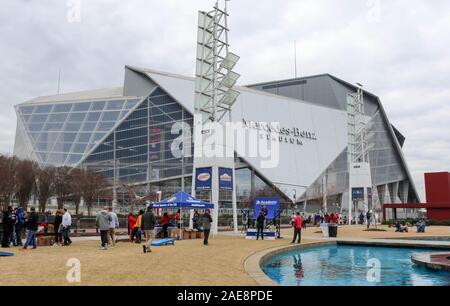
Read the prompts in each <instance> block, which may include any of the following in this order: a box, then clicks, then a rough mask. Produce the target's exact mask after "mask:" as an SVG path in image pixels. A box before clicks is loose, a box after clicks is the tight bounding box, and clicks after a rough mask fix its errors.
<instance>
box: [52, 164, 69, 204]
mask: <svg viewBox="0 0 450 306" xmlns="http://www.w3.org/2000/svg"><path fill="white" fill-rule="evenodd" d="M71 170H72V168H70V167H57V168H56V170H55V176H54V182H53V184H54V191H55V196H56V200H57V202H58V209H61V208H63V207H64V203H65V202H66V201H67V200H68V199H69V198H70V196H71V193H72V190H71V188H72V174H71Z"/></svg>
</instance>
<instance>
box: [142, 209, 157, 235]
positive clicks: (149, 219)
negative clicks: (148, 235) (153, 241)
mask: <svg viewBox="0 0 450 306" xmlns="http://www.w3.org/2000/svg"><path fill="white" fill-rule="evenodd" d="M155 224H156V218H155V214H154V213H153V212H146V213H145V214H144V215H143V216H142V224H141V227H142V230H144V231H151V230H154V229H155Z"/></svg>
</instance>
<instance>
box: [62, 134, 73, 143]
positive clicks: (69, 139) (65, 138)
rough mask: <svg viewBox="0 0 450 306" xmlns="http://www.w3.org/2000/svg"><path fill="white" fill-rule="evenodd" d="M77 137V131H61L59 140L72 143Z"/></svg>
mask: <svg viewBox="0 0 450 306" xmlns="http://www.w3.org/2000/svg"><path fill="white" fill-rule="evenodd" d="M76 137H77V134H76V133H61V135H60V136H59V138H58V142H69V143H72V142H74V141H75V138H76Z"/></svg>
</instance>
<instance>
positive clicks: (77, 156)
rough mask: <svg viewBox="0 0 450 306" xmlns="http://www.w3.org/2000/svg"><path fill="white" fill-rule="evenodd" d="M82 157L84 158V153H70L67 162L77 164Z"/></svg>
mask: <svg viewBox="0 0 450 306" xmlns="http://www.w3.org/2000/svg"><path fill="white" fill-rule="evenodd" d="M81 158H83V155H82V154H70V155H69V157H68V158H67V163H68V164H70V165H73V164H76V163H78V162H79V161H80V160H81Z"/></svg>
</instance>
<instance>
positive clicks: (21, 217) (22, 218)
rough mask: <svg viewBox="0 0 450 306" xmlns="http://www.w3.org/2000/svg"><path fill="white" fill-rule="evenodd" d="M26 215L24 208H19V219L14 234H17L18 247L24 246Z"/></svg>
mask: <svg viewBox="0 0 450 306" xmlns="http://www.w3.org/2000/svg"><path fill="white" fill-rule="evenodd" d="M25 220H26V218H25V214H24V212H23V208H22V207H19V208H17V219H16V224H15V226H14V232H15V233H16V245H17V246H22V229H23V225H24V224H25Z"/></svg>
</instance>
